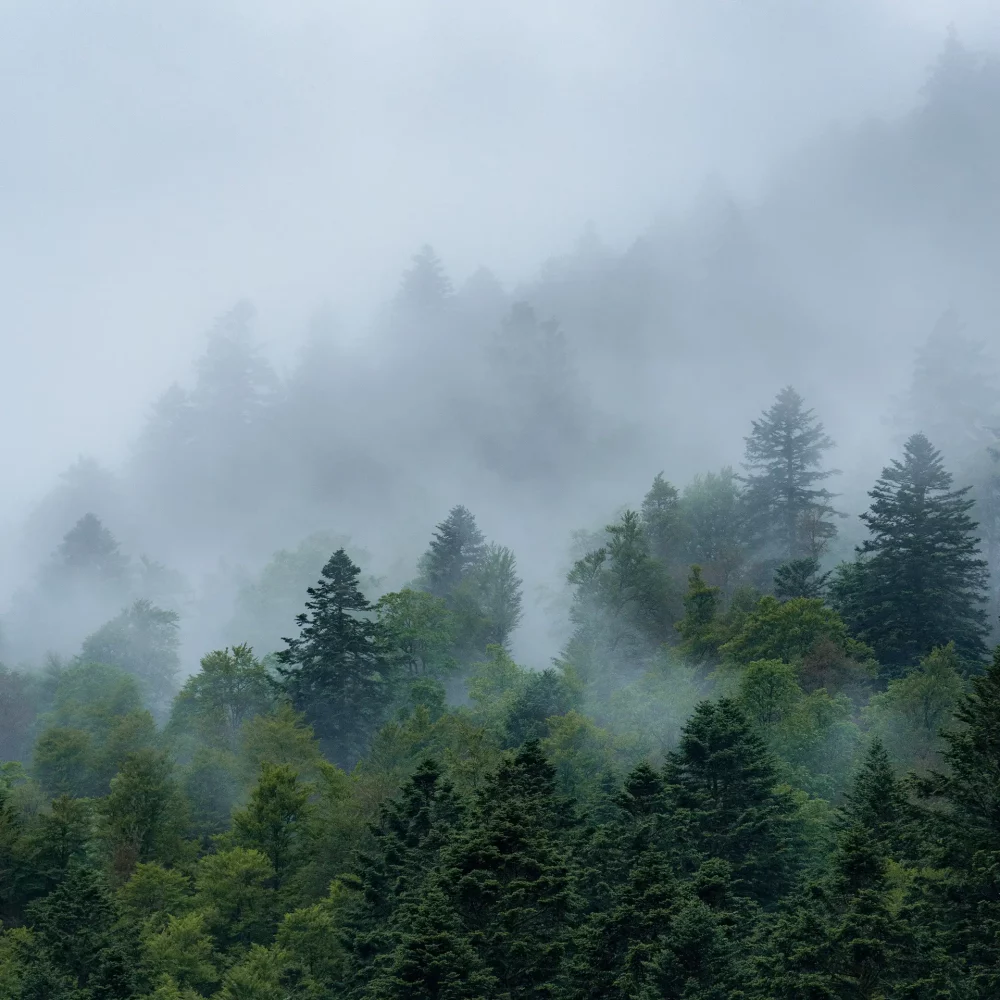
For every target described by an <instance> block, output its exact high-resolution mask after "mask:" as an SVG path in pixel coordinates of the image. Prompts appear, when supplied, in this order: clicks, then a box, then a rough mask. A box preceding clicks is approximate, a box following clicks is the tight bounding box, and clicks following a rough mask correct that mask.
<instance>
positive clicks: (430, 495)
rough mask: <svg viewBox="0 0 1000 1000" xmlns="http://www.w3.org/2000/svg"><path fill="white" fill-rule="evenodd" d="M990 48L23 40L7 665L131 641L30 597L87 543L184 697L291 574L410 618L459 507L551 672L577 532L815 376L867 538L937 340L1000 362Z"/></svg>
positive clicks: (3, 104)
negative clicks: (261, 589)
mask: <svg viewBox="0 0 1000 1000" xmlns="http://www.w3.org/2000/svg"><path fill="white" fill-rule="evenodd" d="M949 25H954V29H955V34H954V35H951V36H949V34H948V31H949ZM992 51H996V52H1000V15H998V14H997V13H996V12H995V5H991V4H988V3H986V2H972V0H970V2H967V3H943V2H931V0H909V2H903V0H893V2H890V0H842V2H837V3H832V2H828V3H816V4H805V3H802V2H801V0H771V2H744V3H735V2H731V0H730V2H715V0H712V2H699V3H694V2H688V3H674V2H670V3H664V2H645V0H644V2H639V0H628V2H619V3H603V2H591V3H583V4H581V3H574V4H570V3H568V2H565V0H543V2H540V3H532V4H526V3H521V4H506V5H500V4H480V5H468V4H460V3H458V2H455V0H443V2H439V3H433V4H431V3H389V2H366V3H360V2H359V3H341V4H337V5H330V4H322V3H312V2H304V0H303V2H285V3H281V4H275V3H270V4H267V3H263V2H249V3H247V2H244V3H239V4H237V3H229V2H219V3H215V4H211V5H205V4H195V3H190V2H180V3H174V4H169V5H166V4H160V5H125V4H120V3H117V4H116V3H109V2H92V3H87V4H69V3H51V2H45V0H42V2H38V3H35V4H31V5H13V4H11V5H7V6H5V7H4V8H3V9H2V10H0V73H2V86H0V123H2V126H3V131H2V135H3V156H2V157H0V219H2V225H0V268H2V274H3V276H4V281H3V288H4V294H3V297H2V300H0V324H2V325H0V329H2V330H3V341H2V343H3V346H4V365H3V368H2V379H3V385H2V392H0V406H2V417H3V419H2V422H0V467H2V468H3V470H4V472H5V477H4V483H5V486H4V490H3V494H2V498H0V523H2V525H3V535H4V568H3V571H2V573H0V587H2V591H3V596H4V599H5V601H4V603H5V605H7V604H9V608H8V610H7V613H6V615H5V616H4V620H3V630H4V635H5V637H6V641H7V644H8V648H6V649H3V650H0V655H2V656H3V658H5V659H8V658H10V659H14V660H17V659H21V658H26V659H28V660H38V659H40V657H41V656H42V655H43V654H44V652H45V651H46V650H47V649H51V650H53V651H56V652H59V653H62V654H64V655H69V654H72V653H74V652H76V651H77V649H78V647H79V643H80V640H81V639H82V638H83V637H84V636H85V635H86V634H88V633H89V632H91V631H93V630H94V629H95V628H96V627H97V626H98V625H100V624H101V621H102V620H103V618H105V617H109V616H110V614H111V613H113V605H114V601H111V600H110V598H109V603H108V605H107V606H104V605H100V602H98V604H99V605H100V607H99V608H97V609H95V607H94V605H93V602H82V604H80V606H79V607H76V606H74V608H73V609H71V608H70V607H69V606H68V605H67V606H62V607H60V609H59V612H58V614H57V615H56V617H58V618H60V620H61V621H63V623H64V624H63V625H60V626H59V627H55V626H51V625H46V626H45V627H44V628H42V627H41V626H40V623H41V622H46V621H48V618H49V617H50V615H51V609H49V610H48V611H46V610H45V609H44V602H43V603H42V604H41V605H40V604H39V603H38V599H37V595H36V597H34V598H32V599H31V601H34V603H31V601H29V602H28V603H24V602H23V601H22V602H21V603H19V601H18V599H17V598H16V597H15V594H16V593H17V592H18V591H20V592H22V593H23V592H25V591H31V589H32V588H33V587H36V580H37V578H38V574H39V573H40V572H41V571H42V568H43V567H44V565H45V563H46V560H48V559H49V557H50V554H51V553H52V552H53V551H54V550H55V549H56V547H57V546H58V544H59V542H60V540H61V539H62V537H63V535H64V534H65V533H66V532H67V531H68V530H69V529H70V528H71V527H72V526H73V524H74V523H75V522H76V521H77V520H78V519H79V518H80V517H82V516H83V515H84V514H86V513H88V512H93V513H95V514H96V515H97V516H98V517H100V518H101V520H102V521H103V522H104V524H105V525H106V526H107V527H108V528H109V529H110V530H111V531H112V532H113V533H114V535H115V537H116V538H117V539H118V540H119V541H120V542H121V546H122V550H123V551H124V552H125V553H127V554H128V555H129V556H130V557H132V558H133V559H134V560H138V559H139V557H140V556H141V555H147V556H148V557H149V558H150V559H153V560H157V561H159V562H161V563H163V564H165V565H166V566H167V567H168V568H170V569H171V570H175V571H177V572H178V573H180V574H182V575H183V577H184V578H185V583H184V584H183V585H182V584H180V583H176V582H175V584H171V585H170V586H171V587H173V590H171V589H170V587H167V585H166V584H162V586H161V594H158V595H156V596H158V597H162V600H164V601H173V602H175V603H176V604H177V605H178V609H179V610H180V611H181V615H182V619H181V620H182V630H183V634H184V637H185V639H184V649H185V657H186V660H185V669H188V670H189V669H191V668H192V666H193V664H194V663H195V662H196V659H197V656H198V655H199V654H200V653H201V652H203V651H204V649H205V647H206V644H212V643H222V642H234V641H239V639H240V636H238V635H234V634H231V630H230V626H229V623H230V622H231V621H232V620H233V615H234V611H233V595H234V593H235V592H236V589H237V588H238V586H239V585H240V583H241V582H244V583H245V582H246V581H247V580H251V579H253V578H254V576H255V574H257V573H258V572H259V571H260V568H261V567H262V566H263V565H264V564H265V563H266V562H267V560H268V559H269V558H270V556H271V554H272V553H273V552H274V551H275V550H277V549H280V548H287V549H295V548H296V546H298V545H299V544H300V543H301V542H302V541H303V539H305V538H307V537H308V536H310V535H312V534H314V533H316V532H325V533H327V534H328V535H330V536H333V537H337V538H340V537H341V536H346V537H348V538H349V539H350V545H352V546H354V548H355V549H356V550H358V551H359V552H360V551H361V550H364V552H366V553H367V555H366V556H365V560H364V569H365V571H366V573H370V574H372V575H374V576H376V577H379V578H380V580H381V581H382V582H381V583H379V584H376V583H373V584H372V587H373V588H375V589H377V588H378V587H379V586H384V587H390V586H399V585H401V584H402V583H404V582H406V581H407V580H408V579H410V578H412V577H413V575H414V573H415V565H416V559H417V557H418V556H419V554H420V552H421V551H422V550H423V548H424V547H425V546H426V544H427V540H428V538H429V536H430V532H431V530H432V529H433V526H434V524H435V523H436V522H437V521H440V520H441V519H442V518H443V517H444V515H445V514H446V513H447V511H448V509H449V508H450V507H451V506H453V505H454V504H458V503H464V504H466V505H467V506H469V507H470V508H471V509H473V510H474V512H475V513H476V515H477V517H478V518H479V522H480V526H481V527H482V528H483V530H484V532H485V533H486V534H487V536H489V537H491V538H495V539H497V540H498V541H500V542H502V543H505V544H508V545H510V546H512V547H513V548H514V550H515V551H516V553H517V554H518V559H519V564H520V567H521V573H522V575H523V577H524V579H525V585H526V594H527V603H528V605H529V614H528V616H527V620H526V622H525V625H524V627H523V629H522V634H521V635H520V636H519V637H518V638H517V639H516V640H515V651H516V652H518V653H519V654H521V655H522V656H523V657H524V658H525V659H527V660H529V661H531V662H533V663H534V664H544V662H545V661H546V659H547V657H549V656H551V655H554V653H555V652H556V651H557V648H558V641H559V638H558V631H559V627H560V626H559V625H558V624H557V625H555V626H552V625H551V622H550V619H555V620H558V621H561V620H562V619H561V618H560V615H561V614H562V612H558V611H557V610H553V609H559V608H561V607H564V604H565V602H564V599H563V596H562V595H561V590H560V588H561V577H562V575H563V574H564V573H565V570H566V569H567V568H568V562H569V550H570V536H571V533H572V532H573V531H574V530H576V529H578V528H588V529H594V528H597V527H599V526H600V525H601V524H603V523H604V522H605V521H607V520H608V519H609V518H610V517H612V516H614V514H615V512H616V511H617V510H618V509H619V508H621V507H622V506H624V505H626V504H631V505H633V506H634V505H636V504H637V503H638V502H639V501H640V500H641V497H642V495H643V493H644V492H645V490H646V489H647V488H648V486H649V483H650V482H651V480H652V478H653V476H654V475H655V474H656V473H657V472H658V471H660V470H663V471H664V472H665V474H666V475H667V477H668V478H669V479H671V480H672V481H673V482H675V483H677V484H679V485H683V484H684V483H685V482H686V481H688V480H689V479H690V478H691V476H693V475H694V474H696V473H698V472H701V471H705V470H710V469H716V468H718V467H719V466H721V465H723V464H734V463H738V462H739V460H740V457H741V454H742V448H743V436H744V435H745V434H746V433H747V432H748V429H749V425H750V420H751V419H752V418H753V417H755V416H756V415H757V414H758V413H759V412H760V411H761V410H762V409H764V408H765V407H766V406H767V405H769V403H770V401H771V400H772V398H773V397H774V394H775V393H776V392H777V391H778V389H780V388H781V386H783V385H785V384H787V383H789V382H791V383H794V385H795V386H796V388H797V389H799V391H800V392H801V393H802V394H803V396H804V397H805V398H806V400H807V401H808V403H809V404H810V405H811V406H814V407H815V408H816V410H817V412H818V413H819V415H820V416H821V417H822V419H823V420H824V422H825V424H826V426H827V429H828V430H829V431H830V433H831V434H832V436H833V437H834V439H835V440H836V442H837V444H838V449H837V451H836V454H835V464H836V465H837V466H838V467H839V468H840V469H842V470H843V473H844V475H843V477H842V478H841V481H840V482H838V483H837V488H838V490H840V491H841V492H842V499H841V507H842V508H843V509H844V510H846V511H848V512H849V513H851V514H856V513H857V512H858V511H859V510H860V509H862V506H863V500H864V490H865V489H866V488H867V487H868V486H869V485H870V484H871V482H872V481H873V480H874V478H875V476H876V475H877V473H878V470H879V469H880V468H881V466H882V465H883V464H885V462H886V461H887V460H888V459H889V458H890V457H891V455H892V454H894V449H895V448H897V447H898V442H899V440H900V435H901V434H902V433H903V432H907V433H908V432H909V431H911V430H916V429H918V428H916V427H902V426H900V421H901V420H902V421H904V422H905V420H907V419H910V418H911V417H912V419H913V420H917V419H923V418H924V417H927V418H928V419H930V417H929V413H930V411H929V410H927V409H925V410H924V411H920V408H919V406H918V411H919V412H916V413H909V416H907V413H908V411H907V410H906V404H905V403H904V402H902V401H900V400H903V399H904V398H905V397H906V393H907V392H908V388H909V386H910V382H911V376H912V371H913V364H914V352H915V350H916V348H917V347H918V345H920V344H921V343H923V342H924V341H925V340H926V339H927V337H928V336H929V335H930V334H931V332H932V330H934V328H935V326H936V324H938V323H939V321H940V320H941V317H942V315H943V314H944V313H945V312H946V311H947V310H948V309H953V310H954V313H955V315H956V316H957V317H959V321H960V322H961V324H964V331H965V335H967V336H968V337H970V338H972V339H974V340H981V341H984V342H987V344H989V342H991V341H995V339H996V324H995V319H994V317H995V315H996V312H997V307H998V305H1000V302H998V301H997V299H998V293H997V289H996V287H995V274H996V268H997V265H998V264H1000V240H998V238H997V233H998V232H1000V228H998V223H1000V198H998V193H1000V192H998V188H997V181H996V178H997V177H998V176H1000V173H998V170H997V168H998V167H1000V114H998V112H997V111H996V108H997V107H998V106H1000V104H998V101H997V98H998V97H1000V82H998V80H1000V74H998V72H997V70H996V68H995V66H994V65H993V64H992V63H990V62H989V61H988V60H987V61H984V60H983V59H981V58H980V57H979V56H978V55H977V53H979V52H992ZM935 65H937V66H938V67H939V68H938V71H937V72H936V73H935V72H932V71H933V69H934V67H935ZM424 245H430V246H432V247H433V249H434V253H435V254H436V255H437V257H438V258H440V261H441V267H442V272H441V273H442V275H443V276H444V277H445V278H447V281H448V283H450V286H451V288H452V289H453V290H454V295H451V294H447V288H446V287H445V286H444V285H442V286H441V287H440V288H438V287H434V285H433V281H431V283H430V284H428V280H429V278H433V276H434V269H433V267H432V266H430V265H429V264H428V261H429V260H430V258H429V257H424V258H421V261H422V264H420V263H418V265H416V270H415V271H414V270H413V268H414V265H413V262H412V258H413V256H414V255H415V254H420V253H421V248H422V247H423V246H424ZM484 269H485V270H484ZM405 274H410V280H409V281H408V282H407V281H404V280H403V279H402V278H401V276H402V275H405ZM241 303H244V304H242V305H241ZM521 304H524V305H523V306H522V305H521ZM550 321H555V322H557V323H558V333H556V332H555V328H554V327H551V328H550V327H547V326H546V324H547V323H549V322H550ZM956 322H958V321H956ZM955 329H957V327H955ZM213 330H214V331H215V334H214V335H213V334H212V331H213ZM213 336H214V339H213ZM199 358H201V359H202V360H201V361H200V362H199V360H198V359H199ZM979 374H981V373H979ZM175 382H176V383H179V384H180V385H181V386H182V387H183V388H184V390H185V391H190V396H189V397H184V399H181V397H170V396H167V397H166V400H165V402H164V397H163V394H164V393H165V392H166V391H167V390H168V389H169V387H170V386H171V385H172V384H173V383H175ZM227 394H228V395H227ZM157 400H160V401H161V402H160V404H159V405H160V409H159V411H156V410H154V404H155V403H156V401H157ZM172 400H173V401H172ZM188 405H190V406H191V407H193V408H194V411H195V412H196V417H193V418H191V419H192V420H194V423H190V424H189V423H184V421H186V420H188V416H183V415H182V416H181V417H179V416H178V414H179V413H181V412H182V411H183V413H184V414H187V413H188V411H187V410H186V409H185V407H187V406H188ZM928 405H929V404H928ZM171 406H172V407H173V409H172V410H171V409H170V407H171ZM168 411H169V412H168ZM156 412H159V417H156V416H155V413H156ZM151 414H154V416H153V417H151ZM992 415H993V413H992V412H990V413H985V412H977V413H976V414H974V415H973V417H972V418H970V419H972V420H973V422H978V423H977V426H979V425H984V424H987V423H989V418H991V417H992ZM941 423H942V426H943V427H946V428H947V427H948V426H950V425H949V424H948V421H947V419H944V418H942V420H941ZM182 425H183V428H182V430H178V428H179V427H182ZM928 433H930V431H928ZM943 433H944V432H943ZM936 443H938V444H939V446H940V447H942V448H943V449H944V450H945V452H946V456H947V455H948V453H949V447H950V446H953V447H952V452H953V453H954V454H955V460H954V463H953V464H955V465H956V466H958V465H959V464H960V461H965V460H966V459H969V460H971V458H972V456H971V454H965V452H963V449H964V448H965V445H964V444H963V443H962V442H961V441H957V440H956V441H950V440H945V441H939V442H936ZM967 450H968V449H966V451H967ZM960 452H962V453H961V454H959V453H960ZM81 457H82V458H84V459H87V460H88V462H89V464H88V462H84V464H82V465H81V464H78V465H76V466H75V469H76V471H75V472H73V473H72V474H71V475H70V476H69V478H66V476H65V475H64V473H65V472H66V470H67V469H69V468H70V467H71V466H73V464H74V463H75V462H77V461H78V459H80V458H81ZM956 471H957V468H956ZM60 476H62V477H63V478H60ZM851 525H852V526H851V527H850V528H848V527H846V526H845V528H844V529H843V530H842V534H843V536H844V546H846V549H847V550H848V551H849V548H850V544H851V541H852V538H853V536H852V534H851V532H853V531H856V528H855V527H854V526H853V520H852V522H851ZM359 558H361V557H360V556H359ZM318 568H319V567H318V566H317V569H318ZM163 588H166V589H163ZM561 601H562V602H563V603H560V602H561ZM553 628H554V632H553Z"/></svg>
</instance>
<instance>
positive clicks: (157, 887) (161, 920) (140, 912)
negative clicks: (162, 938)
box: [118, 861, 193, 931]
mask: <svg viewBox="0 0 1000 1000" xmlns="http://www.w3.org/2000/svg"><path fill="white" fill-rule="evenodd" d="M192 893H193V887H192V883H191V879H190V877H189V876H187V875H185V874H184V873H183V872H181V871H177V870H176V869H173V868H164V867H163V865H161V864H160V863H159V862H156V861H150V862H140V863H139V864H137V865H136V866H135V868H134V869H133V871H132V875H131V877H130V878H129V879H128V881H127V882H125V883H124V885H122V886H121V887H120V888H119V889H118V902H119V904H120V905H121V907H122V910H123V911H124V912H125V913H126V914H127V916H128V917H129V918H130V919H132V920H134V921H136V922H137V923H140V924H142V925H144V926H145V927H146V928H147V929H148V930H153V931H157V930H162V929H163V925H164V924H165V922H166V920H167V917H171V916H179V915H181V914H183V913H185V912H187V910H189V909H190V907H191V904H192Z"/></svg>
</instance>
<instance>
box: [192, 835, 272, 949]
mask: <svg viewBox="0 0 1000 1000" xmlns="http://www.w3.org/2000/svg"><path fill="white" fill-rule="evenodd" d="M273 880H274V868H273V867H272V865H271V862H270V861H268V859H267V856H266V855H264V854H263V853H261V852H260V851H257V850H254V849H253V848H246V847H234V848H232V849H231V850H228V851H220V852H219V853H218V854H209V855H206V856H205V857H203V858H202V859H201V860H200V861H199V862H198V864H197V867H196V868H195V874H194V881H195V887H196V889H197V893H196V895H195V908H196V909H197V910H198V911H199V912H201V913H204V915H205V921H206V927H207V928H208V931H209V933H210V934H211V935H212V937H213V938H214V940H215V942H216V946H217V947H218V948H220V949H223V950H234V951H235V952H237V953H240V952H242V951H244V950H246V949H247V948H249V947H250V946H251V945H252V944H263V943H265V942H266V941H268V940H269V939H270V936H271V935H272V934H273V932H274V923H275V917H276V914H275V899H274V889H273V888H271V886H272V884H273Z"/></svg>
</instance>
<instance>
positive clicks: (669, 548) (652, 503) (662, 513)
mask: <svg viewBox="0 0 1000 1000" xmlns="http://www.w3.org/2000/svg"><path fill="white" fill-rule="evenodd" d="M680 524H681V510H680V495H679V494H678V492H677V487H676V486H673V485H671V484H670V483H668V482H667V481H666V480H665V479H664V478H663V473H662V472H659V473H657V475H656V478H655V479H654V480H653V485H652V486H650V488H649V492H648V493H647V494H646V495H645V497H643V500H642V525H643V528H644V529H645V532H646V538H647V541H648V543H649V552H650V555H652V556H653V558H654V559H659V560H660V561H661V562H664V563H668V562H670V563H675V562H677V561H678V559H679V558H680V557H681V552H680V549H679V546H680V541H681V538H680Z"/></svg>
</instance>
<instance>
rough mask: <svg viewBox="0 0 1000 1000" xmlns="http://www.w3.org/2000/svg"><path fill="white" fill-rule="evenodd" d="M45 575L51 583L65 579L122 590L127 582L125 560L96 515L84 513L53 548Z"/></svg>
mask: <svg viewBox="0 0 1000 1000" xmlns="http://www.w3.org/2000/svg"><path fill="white" fill-rule="evenodd" d="M49 576H50V577H51V579H52V580H53V581H54V582H58V581H60V580H62V579H64V578H68V580H70V581H73V582H76V581H79V582H83V583H91V584H97V585H99V586H101V587H104V588H108V589H110V590H112V591H122V590H124V588H125V587H126V586H127V582H128V580H127V577H128V559H127V558H126V557H125V556H124V555H122V553H121V550H120V548H119V545H118V542H117V541H116V540H115V537H114V535H112V534H111V532H110V531H108V529H107V528H106V527H105V526H104V525H103V524H102V523H101V520H100V518H98V517H97V516H96V515H95V514H84V516H83V517H81V518H80V520H79V521H77V522H76V524H74V525H73V527H72V528H71V529H70V530H69V531H68V532H66V535H65V537H64V538H63V540H62V542H60V544H59V548H58V549H56V552H55V557H54V559H53V561H52V564H51V565H50V567H49Z"/></svg>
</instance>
